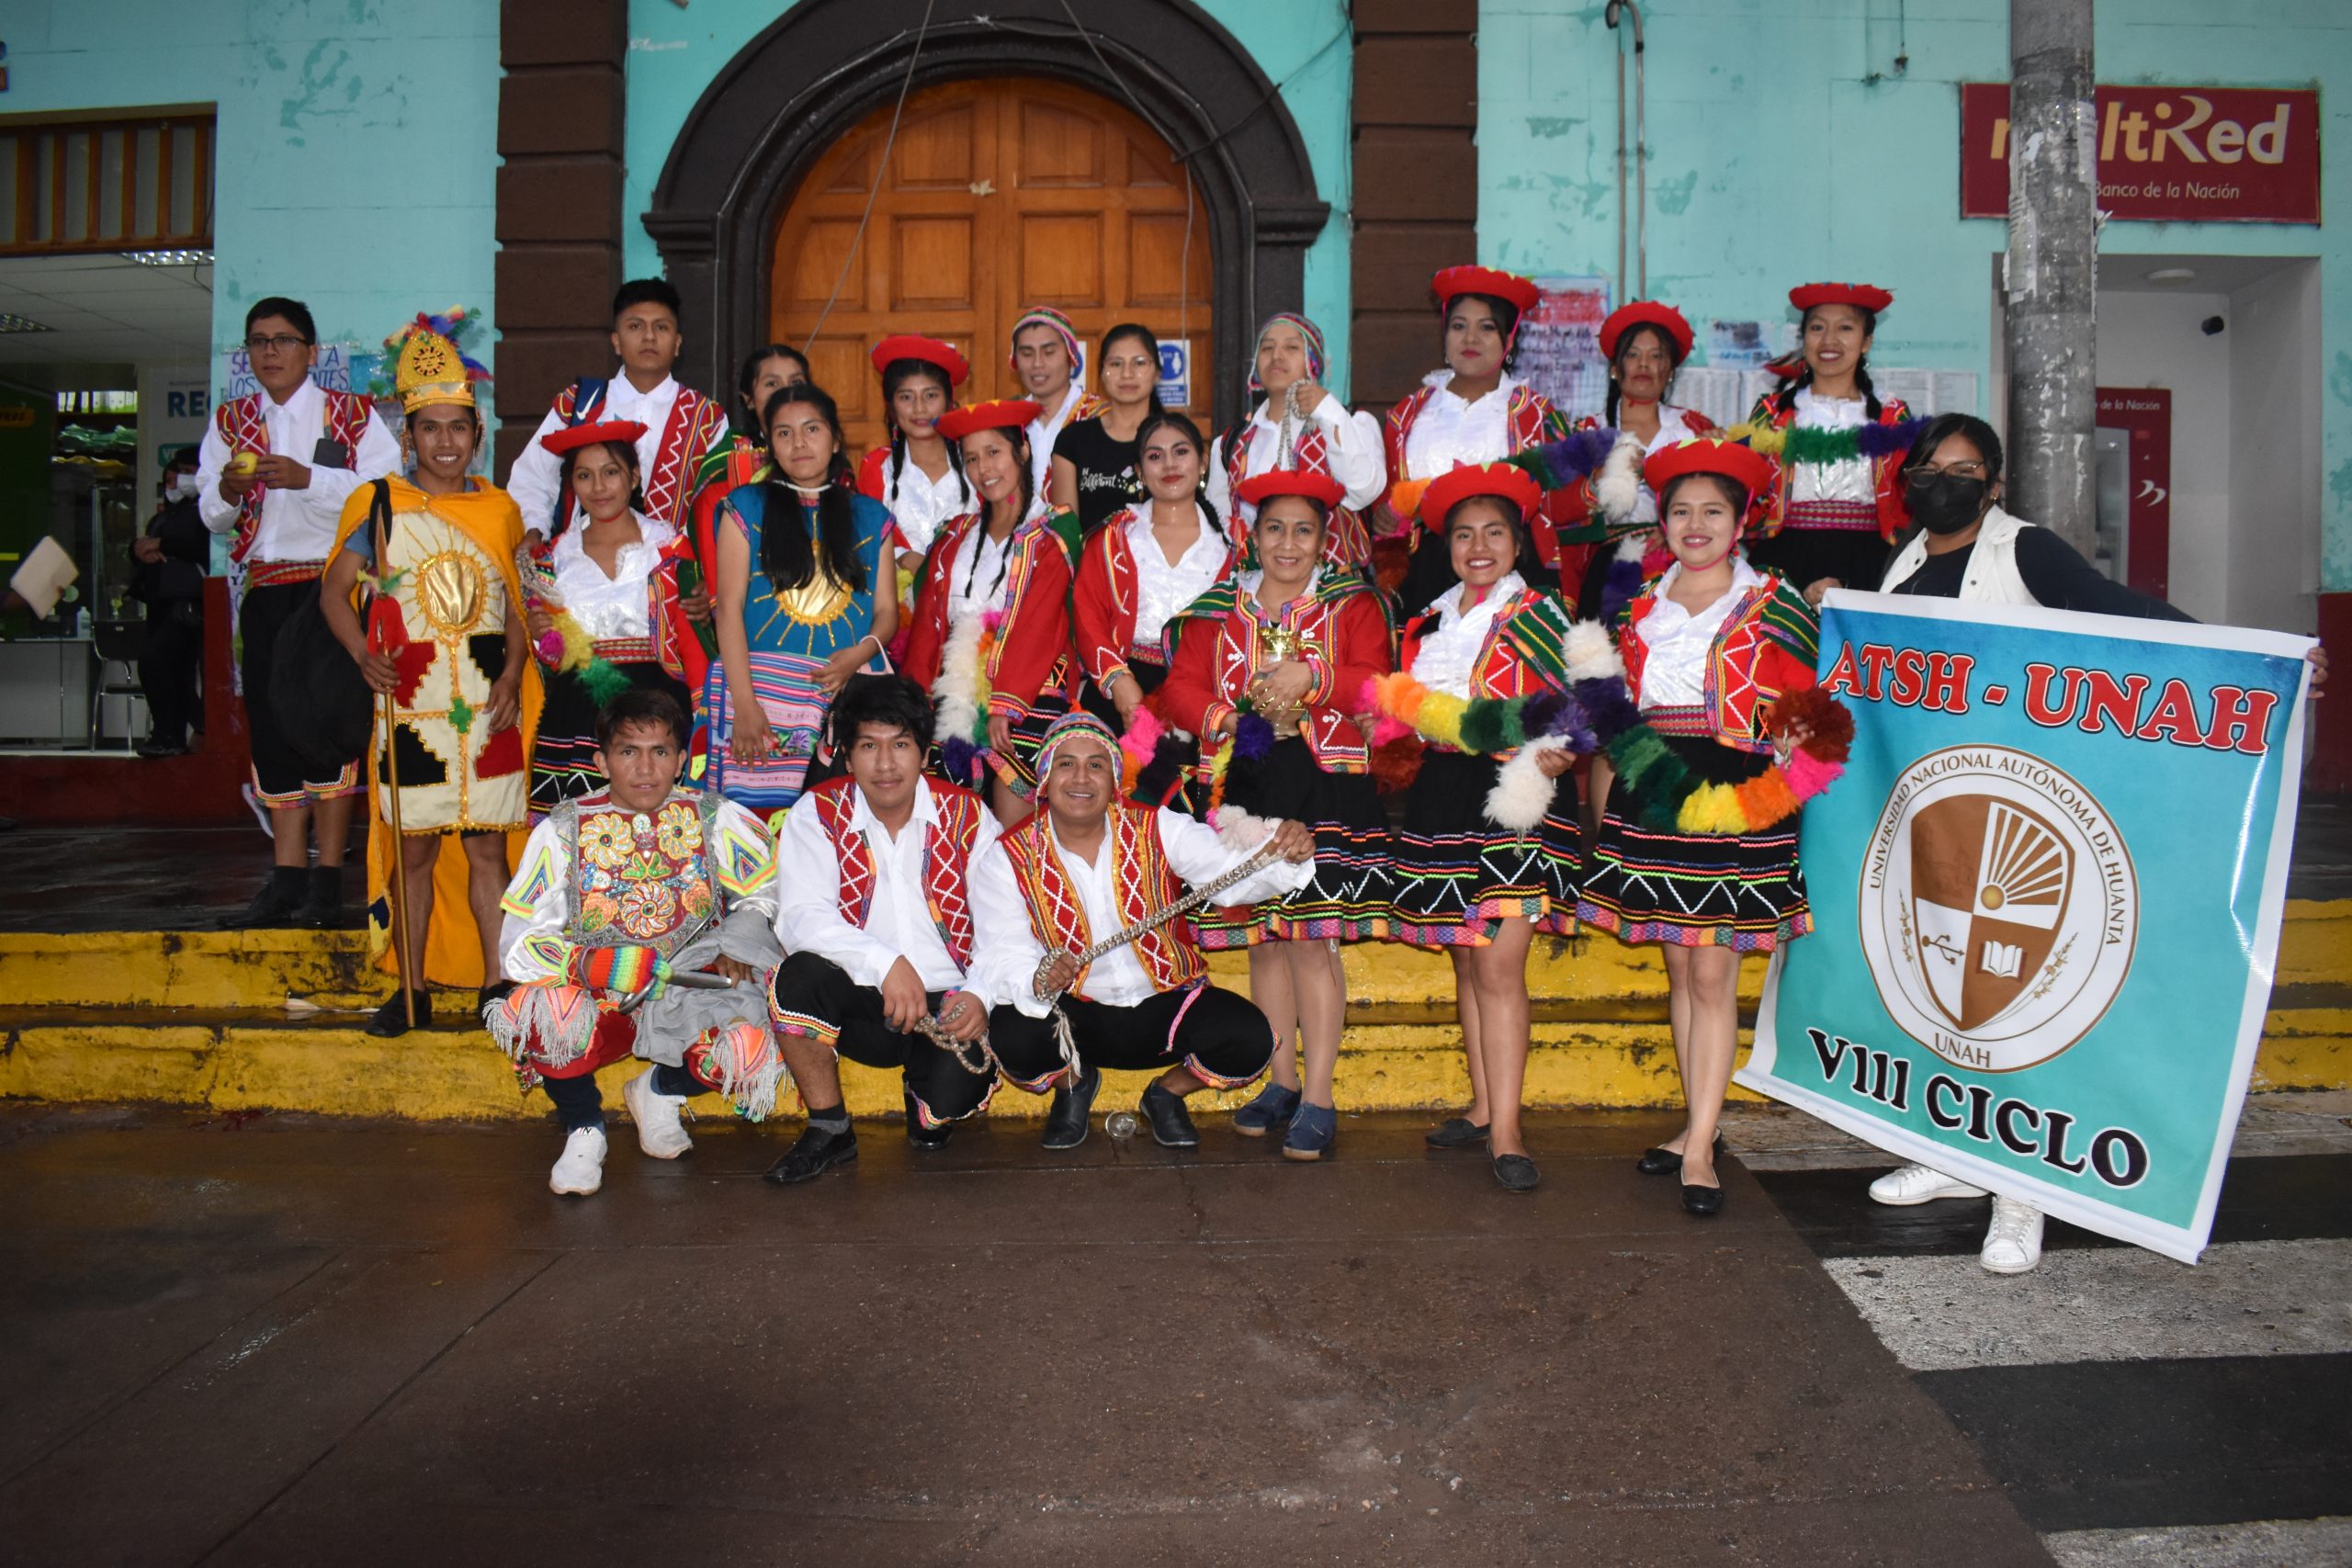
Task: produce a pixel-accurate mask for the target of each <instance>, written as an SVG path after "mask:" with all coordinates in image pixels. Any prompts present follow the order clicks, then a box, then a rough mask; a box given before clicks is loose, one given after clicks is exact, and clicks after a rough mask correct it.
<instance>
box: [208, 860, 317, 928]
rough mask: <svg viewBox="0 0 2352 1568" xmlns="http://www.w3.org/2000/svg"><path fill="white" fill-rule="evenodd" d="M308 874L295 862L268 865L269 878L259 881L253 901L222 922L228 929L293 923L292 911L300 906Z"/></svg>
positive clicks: (273, 926) (269, 926)
mask: <svg viewBox="0 0 2352 1568" xmlns="http://www.w3.org/2000/svg"><path fill="white" fill-rule="evenodd" d="M309 876H310V874H309V873H308V872H307V871H305V870H304V869H303V868H302V867H300V866H299V865H280V866H272V867H271V868H270V873H269V880H268V881H267V882H266V883H264V884H262V889H261V891H260V892H258V893H256V894H254V901H253V902H252V903H250V904H248V905H246V906H245V907H244V908H243V910H241V911H240V912H238V913H237V914H234V915H232V916H231V917H229V919H228V920H227V921H226V922H224V923H225V924H226V925H227V926H228V928H229V929H230V930H231V931H269V930H273V929H275V928H277V927H281V926H290V925H292V924H293V923H294V911H295V910H296V909H298V908H300V907H301V903H302V896H303V894H304V893H305V892H307V891H308V890H309V886H310V883H309Z"/></svg>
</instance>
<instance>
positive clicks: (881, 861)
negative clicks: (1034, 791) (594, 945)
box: [768, 675, 996, 1185]
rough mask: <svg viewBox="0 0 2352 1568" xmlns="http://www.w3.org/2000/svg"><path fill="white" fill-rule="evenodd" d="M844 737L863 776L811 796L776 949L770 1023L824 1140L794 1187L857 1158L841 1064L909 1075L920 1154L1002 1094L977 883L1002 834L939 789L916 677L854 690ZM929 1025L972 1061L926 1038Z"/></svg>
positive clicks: (968, 802)
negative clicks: (972, 885) (974, 974)
mask: <svg viewBox="0 0 2352 1568" xmlns="http://www.w3.org/2000/svg"><path fill="white" fill-rule="evenodd" d="M830 721H831V725H832V745H833V754H834V755H835V756H836V757H838V758H840V759H841V760H842V762H843V764H844V765H846V766H847V767H848V769H849V773H847V775H846V776H844V777H842V778H837V779H829V780H827V781H826V782H825V783H823V784H819V785H818V786H817V787H816V788H815V789H812V790H810V791H809V793H808V794H807V795H803V796H801V798H800V801H799V803H798V804H797V805H796V806H795V807H793V808H792V811H791V814H790V815H788V816H787V817H786V818H785V819H784V830H783V832H782V833H780V834H779V835H778V836H777V839H776V863H777V865H778V867H779V868H780V870H781V875H780V877H779V889H778V892H777V897H776V935H777V937H778V938H779V939H781V941H782V942H783V943H784V947H785V949H786V952H787V953H789V954H790V956H789V957H787V958H786V959H785V961H784V966H783V967H782V968H780V969H778V970H777V971H776V972H775V981H774V983H773V985H772V986H771V987H770V998H769V999H770V1001H771V1003H772V1010H771V1013H770V1017H771V1018H772V1019H773V1020H774V1021H775V1028H776V1044H777V1047H778V1049H780V1050H781V1051H782V1052H783V1053H784V1064H785V1066H786V1067H787V1068H789V1069H790V1071H791V1073H792V1077H793V1081H794V1082H796V1083H797V1084H798V1085H799V1086H800V1098H801V1100H802V1102H803V1103H805V1104H806V1105H807V1106H808V1107H809V1125H808V1128H807V1129H806V1130H805V1131H804V1132H803V1133H802V1134H800V1139H799V1141H798V1142H797V1143H796V1144H794V1145H792V1148H791V1150H790V1152H788V1153H787V1154H786V1156H784V1158H782V1159H780V1160H778V1161H777V1162H776V1164H775V1168H773V1169H772V1170H770V1171H769V1172H768V1179H769V1180H771V1181H774V1182H776V1183H778V1184H780V1185H789V1184H791V1183H793V1182H797V1181H806V1180H808V1179H809V1178H811V1177H814V1176H819V1175H821V1174H823V1172H825V1171H826V1170H828V1169H830V1168H832V1167H833V1166H837V1165H846V1164H848V1163H849V1162H850V1161H852V1160H854V1159H855V1158H856V1157H857V1135H856V1134H854V1133H853V1132H851V1131H850V1124H849V1114H848V1112H847V1111H844V1110H843V1109H842V1083H841V1069H840V1067H839V1066H838V1065H837V1064H836V1062H835V1059H834V1058H835V1057H836V1056H847V1057H848V1058H849V1059H850V1060H851V1061H853V1062H863V1063H865V1065H866V1066H869V1067H898V1068H900V1069H902V1070H903V1072H904V1075H905V1087H904V1091H903V1092H904V1095H905V1099H906V1107H907V1141H908V1142H909V1143H910V1144H912V1145H915V1146H916V1147H917V1148H920V1149H935V1148H939V1147H942V1146H944V1145H945V1144H946V1142H947V1138H948V1134H949V1133H950V1132H951V1131H953V1129H954V1126H955V1124H956V1122H960V1121H962V1120H964V1119H965V1118H966V1117H967V1116H974V1115H977V1114H978V1113H979V1112H980V1111H983V1110H986V1109H987V1107H988V1103H989V1094H990V1093H991V1092H992V1091H993V1090H994V1089H995V1088H996V1065H995V1063H993V1062H992V1061H990V1060H989V1055H988V1050H987V1047H986V1044H985V1043H984V1040H983V1037H984V1036H985V1035H986V1034H987V1033H988V1012H989V1010H988V1006H987V1004H986V1003H985V1002H983V1001H981V1000H980V999H979V998H977V997H974V996H972V995H971V994H970V993H968V992H967V991H966V990H965V988H964V972H965V970H967V968H969V967H970V966H971V962H972V903H971V897H970V895H969V893H968V892H967V888H966V885H965V884H966V876H967V873H968V871H969V869H970V867H971V863H972V853H973V852H974V851H975V850H976V849H978V847H979V846H980V845H982V844H985V843H989V842H990V841H992V840H994V839H995V838H996V819H995V818H993V817H990V816H989V811H988V807H986V806H984V805H983V804H981V801H980V797H979V796H978V795H975V794H974V793H972V792H971V791H970V790H967V789H961V788H958V787H957V786H956V785H955V784H944V783H942V782H940V781H939V780H936V779H927V778H925V777H923V773H922V765H923V759H924V757H925V756H926V755H928V754H929V752H930V750H931V731H932V711H931V700H930V698H929V697H928V696H926V695H925V694H924V693H923V689H922V687H921V686H918V685H916V684H915V683H914V682H912V681H910V680H909V679H908V678H907V677H905V676H904V675H853V676H851V677H850V678H849V679H848V681H846V682H843V683H842V692H841V695H840V696H838V697H836V698H834V699H833V706H832V712H831V716H830ZM925 1019H936V1020H937V1021H938V1022H937V1027H939V1028H940V1029H941V1030H942V1031H943V1032H944V1033H946V1034H947V1036H948V1037H949V1038H950V1039H953V1040H955V1041H957V1042H959V1043H963V1044H964V1045H965V1046H966V1047H967V1048H966V1049H965V1050H963V1051H961V1052H957V1051H955V1050H951V1049H949V1048H948V1047H946V1046H945V1045H943V1044H941V1043H939V1042H938V1041H937V1040H935V1039H933V1038H932V1037H931V1036H929V1035H927V1034H924V1033H921V1032H918V1030H917V1026H918V1025H919V1024H920V1023H921V1022H922V1021H923V1020H925ZM975 1065H977V1068H978V1070H977V1071H976V1070H974V1068H975Z"/></svg>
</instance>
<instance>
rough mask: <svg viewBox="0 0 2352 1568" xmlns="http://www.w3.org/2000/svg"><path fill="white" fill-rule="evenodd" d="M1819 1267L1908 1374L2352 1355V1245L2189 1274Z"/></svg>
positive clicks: (2221, 1257)
mask: <svg viewBox="0 0 2352 1568" xmlns="http://www.w3.org/2000/svg"><path fill="white" fill-rule="evenodd" d="M1822 1267H1823V1269H1826V1271H1827V1272H1828V1275H1829V1277H1830V1278H1831V1279H1832V1280H1836V1281H1837V1282H1838V1288H1839V1289H1841V1290H1843V1291H1844V1292H1846V1295H1847V1297H1848V1298H1849V1300H1850V1301H1852V1302H1853V1303H1854V1305H1855V1307H1856V1309H1857V1310H1859V1311H1860V1313H1861V1314H1862V1316H1863V1317H1864V1318H1865V1319H1866V1320H1867V1321H1868V1322H1869V1323H1870V1325H1871V1328H1872V1329H1873V1330H1874V1331H1875V1332H1876V1333H1877V1335H1878V1337H1879V1338H1880V1339H1881V1340H1882V1341H1883V1343H1884V1344H1885V1345H1886V1347H1887V1348H1888V1349H1890V1350H1892V1351H1894V1354H1895V1357H1896V1359H1898V1360H1900V1361H1901V1362H1902V1363H1903V1364H1904V1365H1905V1367H1908V1368H1910V1369H1911V1370H1912V1371H1951V1370H1953V1369H1957V1368H1963V1367H1995V1366H2031V1365H2038V1364H2041V1363H2045V1362H2052V1361H2114V1360H2131V1359H2168V1358H2180V1357H2195V1356H2268V1355H2310V1354H2324V1353H2330V1352H2344V1351H2352V1241H2342V1240H2312V1241H2245V1242H2233V1243H2231V1244H2229V1245H2226V1246H2222V1247H2211V1248H2209V1249H2207V1251H2206V1253H2205V1257H2204V1260H2203V1261H2202V1262H2200V1263H2199V1264H2198V1265H2197V1266H2196V1267H2195V1268H2193V1269H2191V1268H2186V1267H2184V1266H2182V1265H2181V1264H2178V1263H2176V1262H2174V1261H2172V1260H2171V1259H2170V1258H2160V1257H2158V1256H2157V1255H2156V1254H2154V1253H2153V1252H2143V1251H2142V1250H2141V1249H2139V1248H2138V1247H2100V1248H2086V1249H2083V1250H2079V1251H2070V1252H2060V1251H2052V1252H2046V1253H2044V1254H2043V1255H2042V1258H2041V1267H2040V1268H2038V1269H2035V1270H2034V1271H2033V1272H2031V1273H2030V1274H2022V1275H2018V1276H2014V1277H2006V1278H2005V1277H2002V1276H1999V1275H1993V1274H1987V1273H1986V1272H1985V1270H1984V1269H1983V1268H1981V1267H1980V1266H1979V1265H1978V1263H1977V1261H1976V1259H1975V1258H1973V1257H1924V1258H1917V1257H1915V1258H1825V1259H1823V1260H1822Z"/></svg>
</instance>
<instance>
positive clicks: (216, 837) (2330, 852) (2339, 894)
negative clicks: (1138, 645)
mask: <svg viewBox="0 0 2352 1568" xmlns="http://www.w3.org/2000/svg"><path fill="white" fill-rule="evenodd" d="M0 851H5V852H6V863H7V870H6V872H5V873H0V888H4V889H5V890H6V894H7V897H6V898H5V899H0V931H209V930H213V929H216V928H218V927H220V926H221V925H224V924H226V923H227V922H228V920H229V919H231V918H232V916H234V915H235V914H236V913H237V912H238V911H239V910H241V909H243V908H244V907H245V905H246V903H247V902H248V901H249V900H250V899H251V898H252V897H253V896H254V894H255V893H257V892H259V891H260V890H261V886H262V883H263V882H264V881H265V880H266V878H267V876H268V874H269V840H267V839H266V837H264V835H263V834H262V831H261V829H259V828H258V827H255V826H254V825H252V824H250V823H239V824H237V825H235V826H233V827H211V828H141V827H132V828H117V829H104V830H99V829H83V828H18V829H15V830H14V831H12V832H9V833H7V834H6V836H5V837H0ZM362 858H363V852H362V850H361V848H360V846H359V845H358V844H356V843H355V844H354V845H353V846H352V850H351V855H350V861H349V864H348V866H347V869H346V870H345V874H344V899H345V904H346V906H347V907H349V908H351V911H352V912H351V915H350V918H349V919H348V920H347V921H346V922H345V923H346V924H349V925H353V926H356V925H357V924H358V923H359V917H358V913H357V909H356V906H357V904H358V902H359V900H360V898H361V897H362V894H363V892H364V888H363V884H362V874H361V872H360V869H359V867H360V864H361V863H362ZM2287 896H2288V897H2290V898H2352V796H2345V795H2323V796H2316V797H2312V798H2307V799H2305V800H2304V801H2303V803H2302V807H2301V810H2300V811H2299V812H2298V813H2297V816H2296V821H2295V847H2294V857H2293V861H2292V863H2291V864H2290V867H2289V870H2288V874H2287Z"/></svg>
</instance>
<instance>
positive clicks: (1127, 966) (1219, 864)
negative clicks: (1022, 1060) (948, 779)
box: [970, 807, 1315, 1018]
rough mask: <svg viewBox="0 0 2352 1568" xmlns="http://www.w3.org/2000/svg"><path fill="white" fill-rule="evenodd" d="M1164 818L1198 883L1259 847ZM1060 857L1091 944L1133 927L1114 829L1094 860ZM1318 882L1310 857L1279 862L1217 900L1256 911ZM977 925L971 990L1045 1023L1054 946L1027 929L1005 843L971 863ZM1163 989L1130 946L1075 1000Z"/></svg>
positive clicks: (1139, 998) (1169, 844)
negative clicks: (1049, 954)
mask: <svg viewBox="0 0 2352 1568" xmlns="http://www.w3.org/2000/svg"><path fill="white" fill-rule="evenodd" d="M1040 809H1045V808H1043V807H1041V808H1040ZM1159 842H1160V846H1161V847H1162V848H1163V849H1165V850H1166V851H1167V852H1168V863H1169V865H1170V867H1171V868H1172V869H1173V870H1174V871H1175V873H1176V874H1177V876H1179V877H1180V878H1182V880H1183V881H1185V882H1186V883H1189V884H1192V885H1193V886H1198V885H1199V884H1201V883H1204V882H1206V881H1208V880H1209V879H1210V878H1212V877H1214V876H1216V875H1218V874H1222V873H1223V872H1225V871H1227V869H1229V868H1231V867H1233V866H1236V865H1238V864H1240V863H1242V862H1243V861H1245V860H1247V859H1249V858H1250V856H1251V855H1253V854H1255V853H1257V852H1258V846H1257V845H1255V844H1251V845H1249V846H1247V847H1246V848H1242V849H1238V850H1236V849H1229V848H1227V846H1226V842H1225V840H1222V839H1220V838H1218V837H1217V836H1216V829H1213V828H1210V827H1208V826H1207V825H1206V824H1204V823H1202V822H1197V821H1194V820H1193V818H1190V817H1187V816H1185V815H1183V814H1182V812H1177V811H1170V810H1169V809H1167V808H1166V807H1161V808H1160V811H1159ZM1054 852H1055V853H1056V854H1057V855H1059V856H1060V857H1061V862H1062V868H1063V870H1064V871H1066V872H1068V873H1069V883H1070V886H1071V888H1072V889H1073V890H1075V891H1076V893H1077V894H1078V897H1079V901H1080V904H1081V905H1082V906H1083V907H1084V908H1085V910H1086V925H1087V930H1088V931H1091V932H1092V933H1093V940H1094V941H1096V942H1100V941H1102V940H1103V938H1104V937H1107V936H1110V935H1111V934H1113V933H1114V932H1115V931H1121V930H1123V929H1125V926H1126V923H1127V922H1126V921H1125V919H1122V918H1121V916H1120V914H1119V901H1118V890H1117V889H1116V888H1115V887H1114V886H1113V883H1114V876H1113V874H1112V865H1111V862H1112V852H1111V837H1110V833H1109V831H1108V829H1105V831H1104V833H1103V841H1102V843H1101V844H1099V845H1098V846H1096V848H1095V852H1094V859H1093V860H1091V861H1088V860H1085V859H1082V858H1080V856H1079V855H1078V854H1077V853H1076V852H1072V851H1069V850H1066V849H1064V848H1062V847H1061V845H1060V844H1059V843H1056V844H1055V845H1054ZM1314 876H1315V863H1314V862H1313V861H1312V860H1306V861H1301V862H1300V863H1298V864H1296V865H1293V864H1291V863H1289V862H1287V861H1276V862H1274V863H1272V865H1269V866H1267V867H1265V868H1264V869H1263V870H1261V871H1259V872H1258V873H1256V874H1254V875H1251V876H1249V877H1246V878H1244V879H1243V880H1242V881H1240V882H1238V883H1237V884H1235V885H1234V886H1231V887H1229V888H1227V889H1226V890H1225V891H1224V892H1223V893H1220V894H1218V895H1217V898H1218V901H1219V902H1220V903H1228V904H1255V903H1257V902H1259V901H1260V900H1261V899H1264V898H1278V897H1282V896H1283V894H1285V893H1295V892H1297V891H1298V890H1299V889H1300V888H1302V887H1304V886H1306V885H1307V883H1308V882H1310V881H1312V880H1313V879H1314ZM972 923H973V929H974V931H975V932H976V934H977V938H978V941H977V944H976V945H975V947H974V950H973V954H972V985H971V987H970V988H971V990H972V991H973V992H974V993H975V994H976V995H979V996H982V997H984V998H986V1000H987V1001H988V1003H989V1006H991V1007H995V1006H999V1005H1001V1004H1002V1003H1005V1002H1011V1003H1012V1005H1013V1006H1014V1007H1016V1008H1019V1009H1020V1010H1022V1011H1023V1013H1025V1014H1027V1015H1028V1016H1029V1017H1031V1018H1044V1017H1045V1016H1046V1014H1047V1013H1048V1012H1050V1011H1051V1010H1052V1009H1051V1008H1050V1007H1049V1006H1048V1005H1047V1004H1046V1001H1045V999H1044V998H1041V997H1039V996H1038V995H1037V993H1036V991H1035V988H1034V986H1035V979H1036V976H1037V964H1038V963H1039V961H1040V960H1042V959H1043V958H1044V957H1045V956H1046V944H1045V943H1044V942H1040V941H1038V940H1037V933H1036V932H1035V930H1034V929H1032V927H1031V926H1030V924H1029V904H1028V901H1027V900H1026V899H1025V898H1023V897H1022V896H1021V883H1020V879H1019V878H1017V877H1015V876H1014V875H1013V874H1012V859H1011V857H1009V856H1008V855H1006V853H1005V852H1004V844H1003V841H1002V840H990V841H989V845H988V847H987V848H986V849H984V850H982V851H981V852H979V853H978V854H976V855H974V856H973V857H972ZM1158 994H1159V987H1157V986H1155V985H1153V984H1152V981H1151V976H1150V975H1148V973H1146V972H1145V970H1144V966H1143V964H1142V962H1141V960H1139V959H1137V958H1136V950H1135V944H1134V943H1133V942H1129V943H1127V944H1126V945H1125V946H1124V947H1114V948H1113V949H1112V950H1111V951H1110V952H1108V953H1104V954H1103V956H1102V957H1100V958H1098V959H1096V960H1095V961H1094V962H1093V964H1091V966H1090V967H1089V968H1088V969H1087V971H1086V978H1085V980H1084V982H1083V983H1082V984H1080V986H1079V987H1078V988H1077V989H1076V990H1074V991H1073V992H1071V995H1073V996H1077V997H1081V998H1085V999H1086V1000H1088V1001H1091V1002H1101V1003H1103V1005H1104V1006H1106V1007H1134V1006H1136V1004H1137V1003H1139V1002H1144V1001H1148V1000H1149V999H1150V998H1152V997H1154V996H1156V995H1158Z"/></svg>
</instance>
